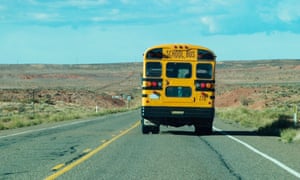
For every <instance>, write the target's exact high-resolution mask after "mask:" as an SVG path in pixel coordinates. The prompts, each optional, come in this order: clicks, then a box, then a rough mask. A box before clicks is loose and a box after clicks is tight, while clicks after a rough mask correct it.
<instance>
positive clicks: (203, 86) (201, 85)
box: [195, 81, 214, 91]
mask: <svg viewBox="0 0 300 180" xmlns="http://www.w3.org/2000/svg"><path fill="white" fill-rule="evenodd" d="M195 86H196V90H201V91H208V90H209V91H211V90H214V84H213V82H199V81H197V82H195Z"/></svg>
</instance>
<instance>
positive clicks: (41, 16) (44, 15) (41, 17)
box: [28, 13, 59, 21]
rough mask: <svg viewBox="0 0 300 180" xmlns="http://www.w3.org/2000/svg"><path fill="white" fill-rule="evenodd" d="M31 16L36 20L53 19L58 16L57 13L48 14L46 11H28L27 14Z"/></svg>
mask: <svg viewBox="0 0 300 180" xmlns="http://www.w3.org/2000/svg"><path fill="white" fill-rule="evenodd" d="M28 15H29V16H30V17H31V18H33V19H36V20H41V21H43V20H53V19H55V18H57V17H59V15H58V14H48V13H29V14H28Z"/></svg>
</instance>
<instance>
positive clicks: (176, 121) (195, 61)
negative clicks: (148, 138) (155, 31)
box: [141, 44, 216, 134]
mask: <svg viewBox="0 0 300 180" xmlns="http://www.w3.org/2000/svg"><path fill="white" fill-rule="evenodd" d="M215 67H216V55H215V54H214V52H213V51H211V50H210V49H208V48H206V47H204V46H200V45H192V44H161V45H157V46H153V47H150V48H148V49H146V51H145V52H144V54H143V73H142V105H141V129H142V133H143V134H148V133H150V132H152V133H154V134H157V133H159V131H160V125H165V126H174V127H180V126H185V125H193V126H194V127H195V133H196V134H211V133H212V127H213V119H214V114H215V107H214V104H215V103H214V101H215Z"/></svg>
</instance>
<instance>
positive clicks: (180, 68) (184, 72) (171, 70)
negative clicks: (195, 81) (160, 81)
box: [167, 63, 192, 78]
mask: <svg viewBox="0 0 300 180" xmlns="http://www.w3.org/2000/svg"><path fill="white" fill-rule="evenodd" d="M191 71H192V65H191V64H189V63H168V64H167V77H169V78H190V77H191V74H192V73H191Z"/></svg>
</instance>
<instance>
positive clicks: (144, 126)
mask: <svg viewBox="0 0 300 180" xmlns="http://www.w3.org/2000/svg"><path fill="white" fill-rule="evenodd" d="M141 125H142V133H143V134H148V133H149V132H150V128H149V126H147V125H145V122H144V119H142V120H141Z"/></svg>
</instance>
